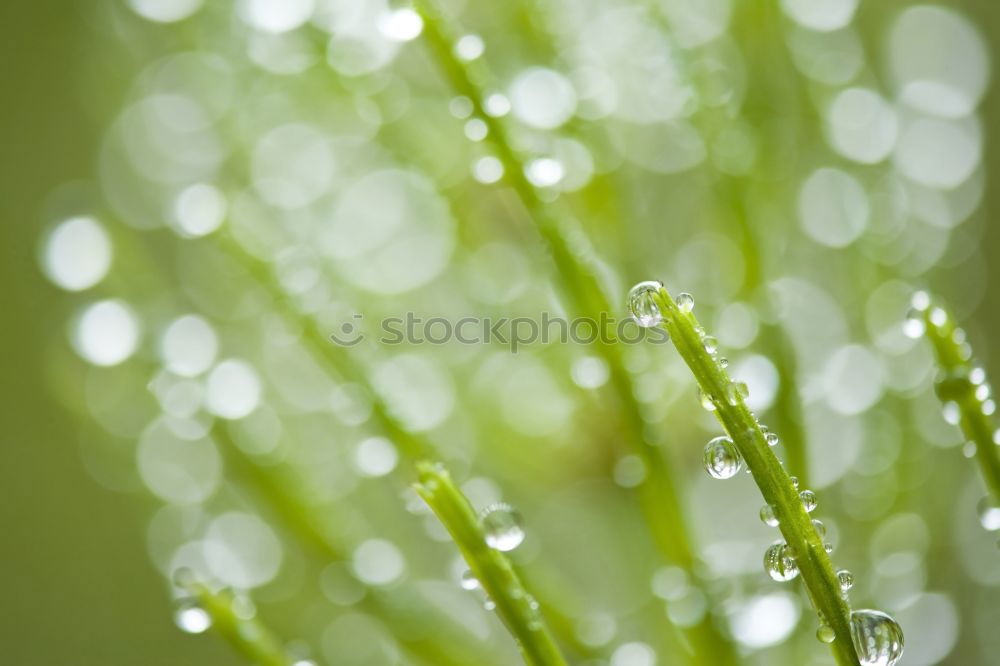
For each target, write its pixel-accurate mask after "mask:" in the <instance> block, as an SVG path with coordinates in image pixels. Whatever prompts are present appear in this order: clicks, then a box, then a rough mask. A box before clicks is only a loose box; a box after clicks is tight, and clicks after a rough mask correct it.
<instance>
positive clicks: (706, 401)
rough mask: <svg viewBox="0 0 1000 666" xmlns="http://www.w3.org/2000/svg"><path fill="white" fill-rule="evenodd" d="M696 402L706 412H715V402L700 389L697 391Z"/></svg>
mask: <svg viewBox="0 0 1000 666" xmlns="http://www.w3.org/2000/svg"><path fill="white" fill-rule="evenodd" d="M698 401H699V402H701V406H702V407H703V408H704V409H705V411H707V412H714V411H715V410H716V405H715V400H713V399H712V396H711V395H709V394H708V393H705V392H704V391H702V390H701V389H700V388H699V389H698Z"/></svg>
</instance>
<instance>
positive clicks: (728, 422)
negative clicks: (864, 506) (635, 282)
mask: <svg viewBox="0 0 1000 666" xmlns="http://www.w3.org/2000/svg"><path fill="white" fill-rule="evenodd" d="M654 293H655V296H654V297H653V298H654V300H655V302H656V305H657V306H658V307H659V310H660V312H661V313H662V315H663V320H662V326H663V328H665V329H666V330H667V332H668V333H670V337H671V339H672V340H673V343H674V346H675V347H676V348H677V351H678V353H679V354H680V355H681V358H682V359H684V362H685V363H686V364H687V366H688V368H690V370H691V373H692V374H693V375H694V377H695V380H696V381H697V382H698V386H699V387H700V388H701V391H702V393H703V394H704V395H705V396H707V397H708V398H709V399H710V400H711V401H712V404H713V405H714V406H715V410H714V413H715V415H716V417H717V418H718V420H719V422H720V423H721V424H722V427H723V428H725V430H726V432H727V433H728V435H729V437H730V438H731V439H732V440H733V442H734V443H735V445H736V447H737V449H738V450H739V453H740V455H741V456H742V457H743V460H744V461H745V463H746V465H747V467H749V469H750V472H751V474H752V475H753V479H754V482H755V483H756V484H757V487H758V488H759V489H760V492H761V495H763V497H764V501H765V502H767V503H768V504H770V505H771V506H772V507H774V511H775V514H776V515H777V517H778V521H779V528H780V529H781V534H782V535H783V536H784V537H785V541H786V543H787V544H788V545H789V546H790V547H791V548H792V549H793V550H794V553H795V559H796V562H797V564H798V569H799V572H800V574H801V576H802V580H803V582H804V583H805V586H806V590H807V591H808V592H809V596H810V598H811V599H812V602H813V605H814V606H815V608H816V610H817V611H818V612H819V613H820V616H821V619H822V620H823V621H824V622H826V623H827V624H828V625H829V626H830V627H832V628H833V630H834V632H835V634H836V638H835V639H834V642H833V643H832V644H831V648H832V649H833V654H834V656H835V657H836V659H837V663H838V664H839V665H840V666H859V661H858V656H857V653H856V652H855V650H854V644H853V642H852V639H851V630H850V607H849V605H848V603H847V600H846V599H845V598H844V596H843V594H842V593H841V589H840V584H839V582H838V580H837V574H836V571H835V570H834V568H833V564H832V563H831V561H830V557H829V555H828V554H827V552H826V550H825V548H824V544H823V540H822V538H820V535H819V534H818V533H817V531H816V528H815V527H814V526H813V524H812V520H811V519H810V517H809V513H808V512H807V511H806V509H805V507H804V506H803V503H802V500H801V498H800V496H799V491H798V489H797V488H796V486H795V484H794V482H793V481H792V478H791V477H790V476H789V475H788V472H786V471H785V468H784V467H783V466H782V465H781V461H780V460H778V458H777V456H776V455H775V454H774V452H773V451H772V450H771V447H770V446H768V444H767V440H766V439H765V436H764V432H763V431H762V430H761V427H760V424H759V423H758V422H757V418H756V417H755V416H754V414H753V412H751V411H750V409H749V408H747V406H746V404H745V403H744V401H743V397H742V396H741V395H739V392H738V391H734V390H733V381H732V380H731V379H730V378H729V375H728V374H727V373H726V370H725V369H724V368H723V367H722V366H721V365H720V364H719V362H718V361H717V360H716V358H715V356H714V355H713V354H712V353H710V351H709V350H708V349H706V345H705V336H704V334H703V333H702V332H701V328H700V326H699V324H698V320H697V319H696V318H695V316H694V315H693V314H691V313H690V312H684V311H682V310H681V309H680V308H679V307H678V306H677V304H676V303H675V302H674V300H673V298H671V297H670V294H669V293H667V290H666V289H665V288H663V287H662V286H661V287H660V288H659V289H658V290H657V291H656V292H654Z"/></svg>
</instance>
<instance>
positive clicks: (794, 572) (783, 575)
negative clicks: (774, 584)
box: [764, 541, 799, 583]
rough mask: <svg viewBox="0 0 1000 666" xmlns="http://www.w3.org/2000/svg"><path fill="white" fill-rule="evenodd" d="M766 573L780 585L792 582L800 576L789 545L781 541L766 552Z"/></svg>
mask: <svg viewBox="0 0 1000 666" xmlns="http://www.w3.org/2000/svg"><path fill="white" fill-rule="evenodd" d="M764 571H766V572H767V575H768V576H770V577H771V578H772V579H773V580H776V581H778V582H779V583H782V582H785V581H789V580H792V579H793V578H795V577H796V576H798V575H799V565H798V563H796V561H795V558H794V557H793V556H792V554H791V549H790V548H789V547H788V544H785V543H783V542H780V541H779V542H778V543H775V544H774V545H772V546H771V547H770V548H768V549H767V550H766V551H765V552H764Z"/></svg>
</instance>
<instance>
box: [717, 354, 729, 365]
mask: <svg viewBox="0 0 1000 666" xmlns="http://www.w3.org/2000/svg"><path fill="white" fill-rule="evenodd" d="M719 367H721V368H728V367H729V359H728V358H726V357H724V356H723V357H720V358H719Z"/></svg>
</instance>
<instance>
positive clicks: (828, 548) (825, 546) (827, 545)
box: [823, 541, 833, 555]
mask: <svg viewBox="0 0 1000 666" xmlns="http://www.w3.org/2000/svg"><path fill="white" fill-rule="evenodd" d="M823 550H825V551H826V554H827V555H829V554H830V553H832V552H833V544H832V543H830V542H829V541H827V542H826V543H824V544H823Z"/></svg>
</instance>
